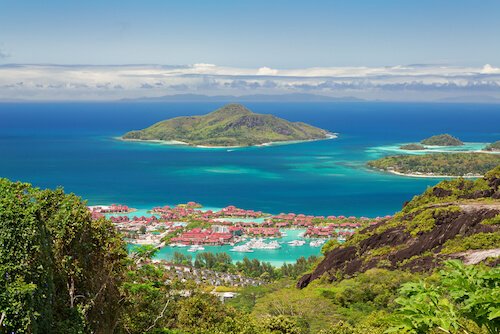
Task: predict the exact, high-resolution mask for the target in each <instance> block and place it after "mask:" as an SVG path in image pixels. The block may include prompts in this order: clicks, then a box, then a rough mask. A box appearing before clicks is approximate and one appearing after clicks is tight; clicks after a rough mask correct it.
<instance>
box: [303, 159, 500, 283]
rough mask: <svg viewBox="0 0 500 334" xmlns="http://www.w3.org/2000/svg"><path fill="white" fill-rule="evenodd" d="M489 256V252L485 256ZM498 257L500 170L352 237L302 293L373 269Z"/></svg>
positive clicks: (433, 195) (449, 186) (447, 186)
mask: <svg viewBox="0 0 500 334" xmlns="http://www.w3.org/2000/svg"><path fill="white" fill-rule="evenodd" d="M485 250H487V252H485ZM499 254H500V166H497V167H496V168H495V169H493V170H491V171H489V172H488V173H487V174H486V175H485V176H484V178H482V179H477V180H475V181H471V180H464V179H455V180H451V181H443V182H441V183H439V184H438V185H436V186H435V187H432V188H429V189H428V190H427V191H426V192H424V193H423V194H422V195H420V196H416V197H415V198H413V200H412V201H410V202H408V203H406V204H405V206H404V208H403V210H401V211H400V212H399V213H397V214H396V215H395V216H394V217H393V218H391V219H389V220H386V221H384V222H381V223H379V224H377V225H374V226H370V227H368V228H366V229H364V230H361V231H359V232H358V233H356V234H354V235H353V236H352V237H351V238H350V239H348V240H347V241H346V242H345V243H344V244H343V245H341V246H337V247H336V248H334V249H333V250H331V251H330V252H328V253H327V254H326V256H325V258H324V260H323V261H322V262H321V263H319V265H318V266H317V267H316V268H315V269H314V271H313V272H312V273H310V274H306V275H304V276H303V277H302V278H301V279H300V280H299V281H298V283H297V287H299V288H303V287H305V286H307V285H308V284H309V283H310V282H311V281H313V280H315V279H317V278H319V277H322V276H324V275H325V276H326V278H327V279H329V280H336V279H339V278H342V277H349V276H352V275H354V274H356V273H359V272H364V271H366V270H368V269H371V268H376V267H379V268H387V269H410V270H412V271H430V270H432V269H433V268H435V267H436V266H439V265H440V264H441V263H442V262H443V261H444V260H447V259H450V258H460V259H462V260H464V261H465V262H469V263H474V262H479V261H483V260H485V258H488V257H493V260H491V258H490V260H488V261H494V262H495V263H496V262H498V255H499Z"/></svg>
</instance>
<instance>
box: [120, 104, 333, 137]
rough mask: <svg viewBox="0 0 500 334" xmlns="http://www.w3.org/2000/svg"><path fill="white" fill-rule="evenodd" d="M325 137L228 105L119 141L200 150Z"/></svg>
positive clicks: (302, 125) (318, 131)
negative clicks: (182, 145)
mask: <svg viewBox="0 0 500 334" xmlns="http://www.w3.org/2000/svg"><path fill="white" fill-rule="evenodd" d="M327 137H328V132H327V131H325V130H322V129H319V128H316V127H313V126H311V125H308V124H305V123H301V122H289V121H286V120H284V119H281V118H278V117H275V116H273V115H262V114H255V113H253V112H251V111H250V110H248V109H247V108H245V107H244V106H242V105H240V104H228V105H226V106H224V107H222V108H220V109H217V110H215V111H214V112H211V113H209V114H207V115H204V116H188V117H176V118H172V119H169V120H165V121H162V122H159V123H156V124H154V125H152V126H150V127H148V128H146V129H143V130H138V131H131V132H128V133H126V134H125V135H124V136H123V139H125V140H164V141H174V140H175V141H181V142H185V143H187V144H189V145H203V146H253V145H260V144H264V143H269V142H280V141H295V140H297V141H300V140H313V139H324V138H327Z"/></svg>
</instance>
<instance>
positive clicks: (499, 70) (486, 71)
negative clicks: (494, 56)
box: [481, 64, 500, 74]
mask: <svg viewBox="0 0 500 334" xmlns="http://www.w3.org/2000/svg"><path fill="white" fill-rule="evenodd" d="M481 73H484V74H492V73H500V68H498V67H493V66H491V65H490V64H486V65H484V66H483V69H482V71H481Z"/></svg>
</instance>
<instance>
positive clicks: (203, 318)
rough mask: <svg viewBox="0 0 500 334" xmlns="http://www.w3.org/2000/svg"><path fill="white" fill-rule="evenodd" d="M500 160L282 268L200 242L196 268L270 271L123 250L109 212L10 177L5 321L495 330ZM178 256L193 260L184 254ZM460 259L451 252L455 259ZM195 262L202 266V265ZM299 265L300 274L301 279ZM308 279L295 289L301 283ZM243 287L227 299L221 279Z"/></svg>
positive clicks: (51, 329)
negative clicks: (234, 257)
mask: <svg viewBox="0 0 500 334" xmlns="http://www.w3.org/2000/svg"><path fill="white" fill-rule="evenodd" d="M499 187H500V166H498V167H496V168H495V169H493V170H491V171H490V172H488V173H486V175H485V177H484V178H482V179H478V180H475V181H471V180H464V179H456V180H452V181H444V182H441V183H439V184H438V185H436V186H435V187H432V188H429V189H428V190H427V191H426V192H425V193H424V194H422V195H420V196H416V197H415V198H414V199H413V200H412V201H410V202H409V203H407V204H406V205H405V206H404V208H403V210H402V211H401V212H400V213H398V214H396V215H395V216H394V218H391V219H388V220H385V221H383V222H381V223H379V224H377V225H372V226H370V227H367V228H365V229H364V230H361V231H360V232H359V233H355V234H354V235H353V236H352V237H350V238H349V239H348V240H347V241H346V242H345V243H344V244H342V245H340V244H338V243H337V242H336V239H332V240H330V241H329V242H327V243H326V244H325V245H324V247H323V249H322V253H323V256H322V257H321V258H318V259H314V258H311V259H309V260H305V259H302V260H300V261H299V262H298V263H296V264H294V265H287V266H284V267H282V268H273V267H271V266H270V265H269V264H264V263H259V261H243V263H240V264H236V265H235V264H231V263H230V258H228V256H226V255H209V254H208V253H207V254H204V255H202V254H198V255H197V258H196V261H195V263H194V266H195V268H201V269H203V268H205V269H210V270H212V271H220V272H234V273H241V274H245V275H247V276H250V277H254V278H255V279H256V280H260V281H262V282H263V284H261V285H256V286H248V287H241V286H239V287H236V286H226V287H218V288H217V287H214V286H210V285H206V284H197V283H196V280H195V279H184V278H182V279H180V278H179V276H178V275H177V273H175V272H172V271H171V270H170V269H168V267H169V266H171V264H166V263H163V262H155V261H152V260H151V257H152V256H153V255H154V253H155V252H156V251H157V250H156V249H155V248H154V247H141V248H139V249H137V250H136V251H134V252H133V253H131V254H127V252H126V247H125V244H124V242H123V241H122V238H121V235H119V234H118V233H117V232H116V230H115V229H114V227H113V225H112V224H111V223H110V222H109V221H108V220H107V219H105V218H101V219H96V220H93V219H92V217H91V214H90V211H89V210H88V209H87V207H86V205H85V202H83V201H82V200H81V199H80V198H78V197H77V196H75V195H73V194H65V193H64V192H63V191H62V190H60V189H57V190H40V189H37V188H33V187H31V186H30V185H29V184H26V183H19V182H10V181H8V180H6V179H0V242H1V244H2V247H1V248H0V326H1V327H0V328H1V331H2V332H4V333H171V334H173V333H176V334H188V333H189V334H193V333H194V334H208V333H220V334H222V333H232V334H237V333H241V334H251V333H252V334H253V333H257V334H260V333H262V334H280V333H283V334H315V333H322V334H334V333H344V334H362V333H363V334H364V333H375V334H382V333H385V332H386V331H389V332H391V331H392V332H397V333H490V334H493V333H498V331H499V330H500V269H499V267H498V264H499V258H498V255H499V254H500V249H499V246H498V245H499V244H500V233H499V230H500V189H499ZM174 261H175V262H176V263H177V264H178V265H183V266H188V267H189V266H190V261H188V259H186V258H184V257H182V256H179V255H178V256H177V258H176V259H174ZM450 261H451V262H450ZM193 272H194V271H193ZM299 277H301V278H300V279H299ZM297 284H298V286H299V287H300V289H298V288H297V287H296V285H297ZM224 291H235V292H237V293H238V295H237V297H236V298H234V299H232V300H229V301H228V302H226V303H222V302H221V301H220V300H219V298H218V297H217V296H216V295H214V293H216V292H224Z"/></svg>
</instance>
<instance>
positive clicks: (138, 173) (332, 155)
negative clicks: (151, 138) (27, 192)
mask: <svg viewBox="0 0 500 334" xmlns="http://www.w3.org/2000/svg"><path fill="white" fill-rule="evenodd" d="M222 105H223V103H3V104H0V177H7V178H10V179H13V180H22V181H26V182H31V183H33V184H35V185H37V186H40V187H56V186H63V187H64V188H65V189H66V191H71V192H75V193H76V194H78V195H80V196H82V197H83V198H85V199H87V200H88V202H89V204H110V203H122V204H127V205H129V206H132V207H135V208H138V209H142V210H144V209H147V208H150V207H152V206H156V205H166V204H169V205H172V204H177V203H185V202H187V201H196V202H200V203H202V204H204V205H205V206H208V207H213V208H220V207H224V206H227V205H236V206H238V207H242V208H246V209H254V210H262V211H265V212H269V213H280V212H296V213H305V214H316V215H330V214H332V215H355V216H369V217H370V216H378V215H386V214H392V213H394V212H396V211H398V210H399V209H400V208H401V205H402V203H403V202H404V201H406V200H409V199H411V198H412V197H413V196H414V195H416V194H418V193H421V192H422V191H423V190H425V189H426V187H428V186H430V185H433V184H435V183H436V182H438V181H439V180H436V179H422V178H408V177H401V176H395V175H389V174H384V173H379V172H374V171H371V170H368V169H366V168H365V166H364V165H365V162H366V161H367V160H370V159H375V158H377V157H380V156H383V155H387V154H394V153H399V152H398V149H397V145H398V144H400V143H409V142H416V141H419V140H421V139H423V138H425V137H428V136H430V135H433V134H438V133H451V134H453V135H455V136H457V137H459V138H460V139H462V140H463V141H466V142H469V143H472V144H468V146H467V149H471V150H474V149H478V148H481V147H482V146H483V145H484V143H487V142H492V141H495V140H500V127H499V126H498V124H500V105H493V104H491V105H490V104H426V103H293V104H292V103H249V104H248V105H247V106H248V107H249V108H250V109H252V110H253V111H255V112H259V113H272V114H275V115H277V116H279V117H283V118H286V119H288V120H291V121H304V122H307V123H310V124H312V125H315V126H319V127H322V128H325V129H327V130H330V131H332V132H337V133H339V137H338V138H337V139H332V140H324V141H316V142H307V143H300V144H293V145H276V146H269V147H256V148H245V149H198V148H190V147H183V146H165V145H157V144H144V143H128V142H121V141H118V140H116V139H115V137H117V136H119V135H121V134H123V133H124V132H126V131H129V130H132V129H140V128H143V127H146V126H148V125H151V124H152V123H154V122H157V121H160V120H163V119H166V118H170V117H174V116H181V115H193V114H204V113H207V112H210V111H212V110H214V109H215V108H217V107H220V106H222ZM207 249H208V248H207ZM299 249H300V247H299V248H297V250H296V251H295V250H294V252H297V253H298V254H301V253H304V255H307V254H306V253H307V252H306V249H305V248H302V249H301V250H299ZM316 252H317V250H316ZM256 253H257V252H256ZM256 253H249V254H256ZM231 255H235V253H231ZM259 256H260V254H259ZM290 257H292V258H293V257H296V255H294V254H292V255H290ZM287 258H288V257H287ZM276 259H277V260H276V261H280V260H279V256H278V257H276ZM273 261H274V260H273Z"/></svg>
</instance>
